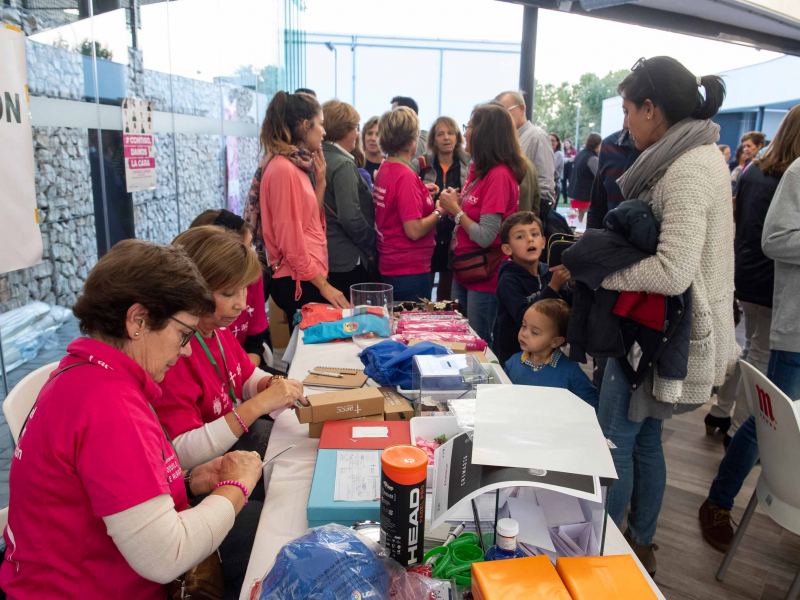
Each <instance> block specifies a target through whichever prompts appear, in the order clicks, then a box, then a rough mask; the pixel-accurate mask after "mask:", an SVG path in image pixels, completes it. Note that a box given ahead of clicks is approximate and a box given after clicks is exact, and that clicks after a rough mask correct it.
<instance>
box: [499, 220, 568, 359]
mask: <svg viewBox="0 0 800 600" xmlns="http://www.w3.org/2000/svg"><path fill="white" fill-rule="evenodd" d="M543 231H544V227H543V226H542V222H541V221H540V220H539V217H537V216H536V215H535V214H534V213H532V212H529V211H523V212H518V213H515V214H513V215H511V216H510V217H508V219H506V220H505V222H504V223H503V226H502V227H501V228H500V241H501V242H502V243H503V246H502V248H503V252H504V253H505V254H506V256H510V257H511V260H510V261H505V262H502V263H500V273H499V275H498V277H497V320H496V321H495V324H494V335H493V339H494V343H493V347H492V350H493V351H494V353H495V355H496V356H497V359H498V360H499V361H500V364H501V365H505V363H506V361H507V360H508V359H509V357H510V356H511V355H512V354H514V353H515V352H517V351H518V350H519V344H518V342H517V333H519V326H520V323H522V316H523V315H524V314H525V311H526V310H528V308H529V307H530V305H531V304H533V303H534V302H538V301H540V300H544V299H545V298H561V299H563V300H570V298H571V295H570V293H569V291H568V289H567V287H566V284H567V282H568V281H569V271H567V270H566V268H565V267H563V266H558V267H556V268H555V269H554V270H553V271H551V270H550V268H549V267H548V266H547V263H543V262H540V261H539V257H540V256H541V254H542V251H543V250H544V247H545V244H546V240H545V238H544V235H543V233H542V232H543Z"/></svg>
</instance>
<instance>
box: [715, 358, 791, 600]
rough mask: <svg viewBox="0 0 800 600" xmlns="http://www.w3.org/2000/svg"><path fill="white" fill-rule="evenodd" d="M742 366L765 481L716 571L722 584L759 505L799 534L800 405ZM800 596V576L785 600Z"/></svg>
mask: <svg viewBox="0 0 800 600" xmlns="http://www.w3.org/2000/svg"><path fill="white" fill-rule="evenodd" d="M739 365H740V366H741V368H742V384H743V385H744V386H745V393H746V395H747V403H748V404H749V405H750V413H751V414H752V415H754V416H755V419H756V434H757V436H758V453H759V457H760V458H761V476H760V477H759V478H758V483H757V484H756V491H755V492H754V493H753V497H752V498H750V503H749V504H748V505H747V510H745V512H744V516H743V517H742V522H741V524H740V525H739V528H738V529H737V530H736V535H735V536H734V538H733V541H732V542H731V545H730V548H728V552H727V553H726V554H725V558H724V559H723V561H722V564H721V565H720V567H719V571H717V580H718V581H722V579H723V578H724V577H725V573H726V571H727V570H728V567H729V566H730V564H731V561H732V560H733V556H734V554H736V550H737V548H738V547H739V543H740V542H741V541H742V538H743V537H744V533H745V530H746V529H747V526H748V525H749V524H750V519H751V518H752V516H753V513H754V512H755V510H756V506H757V505H759V504H761V508H762V509H763V510H764V512H765V513H767V515H768V516H769V518H771V519H772V520H773V521H775V522H776V523H777V524H778V525H780V526H781V527H783V528H784V529H788V530H789V531H791V532H792V533H794V534H797V535H800V462H799V461H798V460H797V457H798V456H800V406H799V405H797V404H795V403H794V402H792V400H791V399H790V398H789V397H788V396H787V395H786V394H784V393H783V392H782V391H781V390H780V389H778V387H777V386H776V385H775V384H774V383H772V382H771V381H770V380H769V379H767V377H766V376H765V375H764V374H763V373H761V372H760V371H759V370H758V369H756V368H754V367H753V366H751V365H749V364H748V363H746V362H745V361H739ZM798 593H800V572H799V573H798V574H797V576H796V577H795V578H794V581H793V582H792V586H791V587H790V588H789V593H788V594H787V595H786V598H787V600H795V599H796V598H797V597H798Z"/></svg>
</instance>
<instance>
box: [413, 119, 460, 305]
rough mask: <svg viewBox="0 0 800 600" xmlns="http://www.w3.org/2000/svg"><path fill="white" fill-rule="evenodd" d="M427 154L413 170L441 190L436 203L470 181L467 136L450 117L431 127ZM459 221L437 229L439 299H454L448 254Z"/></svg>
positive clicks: (434, 270) (416, 161)
mask: <svg viewBox="0 0 800 600" xmlns="http://www.w3.org/2000/svg"><path fill="white" fill-rule="evenodd" d="M427 146H428V147H427V151H426V152H425V154H423V155H422V156H418V157H417V158H415V159H414V160H412V161H411V167H412V168H413V169H414V170H415V171H416V172H417V173H418V174H419V176H420V177H421V178H422V181H423V182H424V183H425V184H434V185H436V187H437V188H438V191H437V192H436V193H432V196H433V201H434V202H436V200H438V199H439V192H441V191H442V190H443V189H445V188H448V187H451V188H454V189H460V188H461V186H462V185H463V183H464V182H465V181H466V180H467V174H468V173H469V162H470V160H471V157H470V155H469V153H467V151H466V150H464V137H463V136H462V135H461V128H459V126H458V124H457V123H456V122H455V121H454V120H453V119H451V118H450V117H439V118H438V119H436V120H435V121H434V122H433V125H431V129H430V134H429V135H428V143H427ZM455 226H456V224H455V221H453V220H452V219H442V220H441V221H439V224H438V225H437V226H436V248H435V249H434V251H433V258H432V259H431V284H433V281H434V278H435V277H436V273H439V285H438V286H437V287H436V299H437V300H452V297H451V293H450V292H451V289H452V286H453V272H452V271H451V270H450V269H449V267H448V265H447V262H448V252H449V249H450V240H451V238H452V237H453V229H455Z"/></svg>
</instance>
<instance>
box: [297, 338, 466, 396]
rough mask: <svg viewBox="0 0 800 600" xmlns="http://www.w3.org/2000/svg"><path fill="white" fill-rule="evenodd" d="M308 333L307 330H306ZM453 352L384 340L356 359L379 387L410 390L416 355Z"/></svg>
mask: <svg viewBox="0 0 800 600" xmlns="http://www.w3.org/2000/svg"><path fill="white" fill-rule="evenodd" d="M306 331H308V330H306ZM452 353H453V351H452V350H450V349H449V348H445V347H444V346H440V345H439V344H434V343H433V342H420V343H419V344H414V345H413V346H406V345H405V344H401V343H400V342H395V341H392V340H386V341H385V342H380V343H378V344H375V345H374V346H370V347H369V348H367V349H365V350H363V351H362V352H361V353H360V354H359V355H358V358H360V359H361V362H362V363H363V364H364V373H366V375H367V377H371V378H372V379H374V380H375V381H377V382H378V383H380V384H381V385H391V386H397V387H401V388H403V389H406V390H410V389H411V385H412V384H411V369H412V367H413V364H414V357H415V356H416V355H418V354H452Z"/></svg>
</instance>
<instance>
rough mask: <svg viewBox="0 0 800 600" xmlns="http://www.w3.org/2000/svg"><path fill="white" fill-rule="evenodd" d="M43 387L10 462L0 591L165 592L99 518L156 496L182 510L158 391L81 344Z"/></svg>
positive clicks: (96, 348)
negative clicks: (155, 406) (157, 406)
mask: <svg viewBox="0 0 800 600" xmlns="http://www.w3.org/2000/svg"><path fill="white" fill-rule="evenodd" d="M67 352H68V353H69V354H68V355H67V356H66V357H64V358H63V359H62V360H61V363H60V364H59V366H58V368H57V369H56V370H55V371H54V372H53V373H56V372H57V371H58V370H59V369H62V368H64V367H66V366H68V365H71V364H75V363H81V362H86V361H89V362H91V363H92V364H89V365H80V366H76V367H73V368H71V369H69V370H67V371H64V372H63V373H61V374H60V375H58V376H57V377H56V378H55V379H53V380H52V382H48V383H47V384H46V385H45V386H44V388H42V391H41V393H40V394H39V399H38V401H37V403H36V406H35V409H34V411H33V412H32V413H31V415H30V417H29V419H28V422H27V424H26V426H25V429H24V430H23V431H22V434H21V436H20V440H19V444H18V445H17V448H16V450H15V452H14V458H13V459H12V460H11V474H10V482H9V485H10V490H11V499H10V503H9V505H10V510H9V515H8V526H7V527H6V530H5V540H6V544H7V545H8V548H7V549H6V553H5V560H4V561H3V565H2V567H0V585H2V588H3V590H4V591H5V592H6V593H7V594H8V597H9V598H14V599H25V600H27V599H31V600H33V599H36V600H40V599H42V598H47V599H48V600H50V599H70V600H71V599H76V600H77V599H80V600H108V599H109V598H114V599H121V598H137V599H139V598H142V599H148V600H150V599H152V600H163V598H164V595H165V591H166V588H165V587H164V586H163V585H161V584H159V583H155V582H152V581H148V580H147V579H144V578H143V577H141V576H140V575H139V574H137V573H136V572H135V571H134V570H133V569H132V568H131V567H130V565H128V562H127V561H126V560H125V558H124V557H123V556H122V554H120V552H119V550H117V547H116V545H114V541H113V540H112V539H111V537H109V535H108V533H106V526H105V523H104V522H103V520H102V517H107V516H109V515H113V514H116V513H119V512H122V511H124V510H127V509H129V508H132V507H134V506H137V505H139V504H141V503H143V502H146V501H147V500H151V499H152V498H155V497H156V496H159V495H161V494H170V495H171V496H172V499H173V502H174V503H175V509H176V510H177V511H182V510H184V509H186V506H187V502H186V489H185V487H184V484H183V478H182V477H181V467H180V464H179V463H178V458H177V456H176V455H175V452H174V451H173V449H172V446H171V445H170V443H169V442H168V441H167V438H166V437H165V436H164V432H163V430H162V429H161V426H160V425H159V423H158V420H157V419H156V416H155V415H154V414H153V411H152V410H151V409H150V406H149V405H148V402H153V401H154V400H155V399H156V398H158V397H159V396H160V395H161V390H160V389H159V388H158V386H157V385H156V384H155V382H154V381H153V380H152V379H151V377H150V376H149V375H148V374H147V373H145V371H144V369H142V367H140V366H139V364H138V363H136V362H134V361H133V360H132V359H131V358H129V357H128V356H126V355H125V354H123V353H122V352H120V351H119V350H116V349H115V348H112V347H111V346H109V345H107V344H104V343H102V342H99V341H96V340H91V339H88V338H78V339H76V340H74V341H73V342H72V343H71V344H70V345H69V346H68V347H67Z"/></svg>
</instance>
